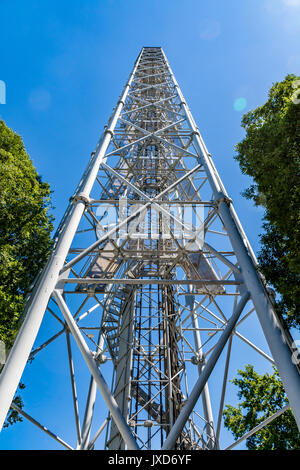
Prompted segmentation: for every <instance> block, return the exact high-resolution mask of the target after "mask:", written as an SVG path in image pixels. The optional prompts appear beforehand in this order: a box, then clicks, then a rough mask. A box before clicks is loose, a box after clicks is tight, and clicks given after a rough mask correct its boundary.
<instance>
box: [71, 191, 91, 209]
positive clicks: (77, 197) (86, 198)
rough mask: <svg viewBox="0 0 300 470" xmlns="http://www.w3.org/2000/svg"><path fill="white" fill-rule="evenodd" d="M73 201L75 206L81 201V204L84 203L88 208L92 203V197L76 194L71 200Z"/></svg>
mask: <svg viewBox="0 0 300 470" xmlns="http://www.w3.org/2000/svg"><path fill="white" fill-rule="evenodd" d="M71 201H72V203H73V204H75V203H76V202H78V201H81V202H84V204H85V206H86V207H88V206H89V205H90V203H91V199H90V197H89V196H88V195H87V194H85V193H78V194H75V195H74V196H73V197H72V198H71Z"/></svg>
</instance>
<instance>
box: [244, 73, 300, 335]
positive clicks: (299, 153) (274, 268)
mask: <svg viewBox="0 0 300 470" xmlns="http://www.w3.org/2000/svg"><path fill="white" fill-rule="evenodd" d="M297 87H298V89H297ZM299 89H300V81H299V77H297V76H295V75H288V76H286V78H285V79H284V80H283V81H282V82H278V83H275V84H274V85H273V86H272V87H271V89H270V91H269V96H268V100H267V101H266V103H265V104H264V105H263V106H260V107H258V108H256V109H254V110H253V111H250V112H248V113H247V114H245V115H244V116H243V119H242V127H243V128H244V129H245V131H246V136H245V138H244V139H243V140H242V141H241V142H240V143H238V144H237V146H236V150H237V155H236V157H235V158H236V159H237V161H238V162H239V165H240V168H241V170H242V172H243V173H245V174H247V175H249V176H250V177H252V178H253V184H251V186H250V187H249V188H248V189H247V190H246V191H245V192H244V194H245V196H246V197H247V198H249V199H252V200H253V201H254V202H255V204H256V205H261V206H263V207H264V208H265V214H264V223H263V228H264V233H263V234H262V235H261V251H260V253H259V256H258V262H259V265H260V269H261V271H262V273H263V275H264V277H265V278H266V281H267V282H268V283H269V284H271V285H272V286H273V287H274V288H275V290H276V291H277V293H278V294H280V298H279V299H278V300H277V309H278V312H279V314H281V315H282V317H283V318H284V319H285V321H286V324H287V326H289V327H299V326H300V311H299V305H300V269H299V268H300V253H299V243H300V125H299V123H300V104H299V103H300V100H299V98H298V95H299V94H300V93H299Z"/></svg>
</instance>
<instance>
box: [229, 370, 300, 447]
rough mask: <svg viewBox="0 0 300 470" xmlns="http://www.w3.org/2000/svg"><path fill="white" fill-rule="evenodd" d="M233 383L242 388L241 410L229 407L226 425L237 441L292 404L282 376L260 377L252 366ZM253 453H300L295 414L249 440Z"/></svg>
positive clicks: (240, 371) (289, 412) (283, 415)
mask: <svg viewBox="0 0 300 470" xmlns="http://www.w3.org/2000/svg"><path fill="white" fill-rule="evenodd" d="M238 375H239V376H240V377H239V378H235V379H233V380H232V383H233V384H234V385H236V386H237V387H239V391H238V397H239V399H240V400H241V402H240V403H239V405H238V407H233V406H231V405H226V407H225V410H224V425H225V426H226V427H227V428H228V429H230V430H231V431H232V433H233V435H234V436H235V438H236V439H238V438H240V437H242V436H243V435H244V434H246V432H248V431H250V430H251V429H253V428H254V427H255V426H257V425H258V424H259V423H261V422H263V421H264V420H265V419H266V418H268V417H269V416H272V415H273V414H274V413H276V411H279V410H280V409H282V408H283V407H284V406H285V405H287V404H288V400H287V397H286V394H285V392H284V388H283V385H282V382H281V380H280V379H279V376H278V372H277V371H276V369H275V368H274V373H273V374H268V373H266V374H263V375H259V374H258V373H257V372H256V371H255V370H254V368H253V366H252V365H247V366H246V367H245V370H244V371H243V370H239V371H238ZM246 445H247V448H248V449H249V450H288V449H300V434H299V431H298V427H297V424H296V422H295V419H294V417H293V414H292V412H291V410H290V409H289V410H287V411H285V412H284V413H283V414H281V415H280V416H278V417H277V418H275V419H274V420H273V421H271V423H270V424H268V425H267V426H265V427H263V428H262V429H260V430H259V431H257V432H256V433H255V434H253V435H252V436H250V437H249V438H248V439H247V440H246Z"/></svg>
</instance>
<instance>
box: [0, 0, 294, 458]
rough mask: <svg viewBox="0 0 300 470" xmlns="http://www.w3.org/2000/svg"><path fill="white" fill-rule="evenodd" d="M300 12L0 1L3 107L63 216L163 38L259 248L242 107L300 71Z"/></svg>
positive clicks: (255, 1) (157, 2) (275, 4)
mask: <svg viewBox="0 0 300 470" xmlns="http://www.w3.org/2000/svg"><path fill="white" fill-rule="evenodd" d="M299 17H300V1H299V0H243V1H238V0H227V1H224V0H210V1H209V2H205V1H203V0H185V1H179V0H151V1H149V0H88V1H87V0H64V1H61V0H60V1H58V0H51V1H50V0H43V1H40V0H27V1H25V0H10V1H8V0H0V45H1V60H0V80H2V81H4V82H5V84H6V104H0V117H1V118H2V119H4V121H5V122H6V124H7V125H8V126H9V127H11V128H12V129H13V130H14V131H16V132H17V133H18V134H20V135H21V136H22V138H23V141H24V144H25V147H26V150H27V152H28V153H29V155H30V157H31V158H32V160H33V162H34V165H35V167H36V168H37V171H38V172H39V173H40V174H41V175H42V177H43V179H44V180H45V181H47V182H48V183H49V184H50V186H51V189H52V191H53V197H52V201H53V205H54V206H55V209H54V210H53V213H54V215H55V218H56V222H55V224H58V222H59V220H60V218H61V216H62V214H63V212H64V210H65V207H66V205H67V203H68V200H69V197H70V196H71V195H72V193H73V191H74V189H75V187H76V185H77V183H78V181H79V179H80V175H81V173H82V172H83V170H84V168H85V166H86V164H87V162H88V159H89V156H90V152H91V151H93V150H94V148H95V146H96V143H97V141H98V139H99V137H100V135H101V133H102V130H103V126H104V125H105V124H106V122H107V120H108V118H109V115H110V113H111V110H112V108H113V107H114V105H115V104H116V102H117V99H118V97H119V94H120V92H121V89H122V87H123V85H124V84H125V81H126V79H127V78H128V75H129V73H130V71H131V69H132V66H133V63H134V61H135V59H136V57H137V55H138V53H139V52H140V50H141V48H142V47H143V46H162V47H163V49H164V51H165V53H166V55H167V58H168V60H169V62H170V65H171V67H172V69H173V71H174V73H175V76H176V78H177V81H178V82H179V85H180V86H181V88H182V91H183V94H184V96H185V98H186V100H187V103H188V104H189V106H190V108H191V111H192V113H193V115H194V118H195V120H196V122H197V124H198V127H199V128H200V131H201V133H202V136H203V138H204V140H205V142H206V145H207V147H208V149H209V151H210V152H211V153H212V155H213V158H214V161H215V164H216V167H217V169H218V171H219V173H220V175H221V177H222V179H223V182H224V184H225V187H226V188H227V190H228V192H229V195H230V196H231V197H232V198H233V200H234V204H235V207H236V210H237V213H238V215H239V217H240V219H241V222H242V224H243V226H244V229H245V231H246V233H247V235H248V237H249V239H250V242H251V243H252V246H253V248H254V251H255V252H258V250H259V233H260V231H261V217H262V211H261V210H259V209H257V208H255V207H253V205H252V203H250V202H249V201H247V200H245V199H244V198H242V197H241V192H242V191H243V190H244V189H245V188H246V187H247V184H248V183H249V179H248V178H247V177H245V176H243V175H242V174H241V172H240V170H239V167H238V164H237V162H235V161H234V159H233V156H234V147H235V145H236V144H237V143H238V142H239V141H240V140H241V139H242V137H243V130H242V129H241V126H240V122H241V118H242V115H243V113H244V112H246V111H247V110H250V109H253V108H255V107H257V106H258V105H261V104H263V103H264V102H265V100H266V99H267V93H268V90H269V88H270V86H271V85H272V83H274V82H276V81H280V80H282V79H284V77H285V76H286V75H287V74H288V73H295V74H298V75H299V70H300V50H299V43H300V25H299ZM24 426H26V427H24ZM28 426H32V425H28ZM27 429H28V431H26V432H28V433H29V434H28V438H24V430H27ZM30 429H31V428H30ZM30 432H31V431H29V427H27V425H25V424H20V425H16V426H15V429H14V430H13V429H11V430H9V431H7V432H6V433H5V435H4V433H3V434H2V436H1V438H0V448H2V449H18V448H24V446H27V447H26V448H31V447H30V445H31V444H30ZM36 432H37V433H39V432H40V431H36ZM34 435H36V436H37V435H38V434H34ZM20 436H23V440H21V441H20V439H21V437H20ZM35 439H40V438H39V437H36V438H35ZM35 442H37V441H35ZM39 442H40V444H36V445H37V446H38V445H40V446H43V442H44V441H43V440H42V438H41V441H39ZM47 442H48V440H47ZM22 446H23V447H22ZM37 448H39V447H37ZM41 448H43V447H41Z"/></svg>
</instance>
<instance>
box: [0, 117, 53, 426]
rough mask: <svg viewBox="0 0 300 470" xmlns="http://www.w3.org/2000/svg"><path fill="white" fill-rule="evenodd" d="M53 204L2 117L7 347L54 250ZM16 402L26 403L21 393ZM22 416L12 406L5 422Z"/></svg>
mask: <svg viewBox="0 0 300 470" xmlns="http://www.w3.org/2000/svg"><path fill="white" fill-rule="evenodd" d="M50 207H51V203H50V187H49V185H48V184H47V183H45V182H43V181H42V180H41V177H40V176H39V174H38V173H37V171H36V169H35V168H34V166H33V163H32V161H31V159H30V158H29V156H28V154H27V153H26V151H25V148H24V145H23V142H22V139H21V137H20V136H19V135H17V134H16V133H15V132H13V131H12V130H11V129H9V128H8V127H7V126H6V125H5V123H4V122H3V121H0V341H2V342H3V343H2V344H4V349H5V350H6V351H9V349H10V348H11V346H12V344H13V341H14V338H15V336H16V334H17V332H18V329H19V325H20V317H21V314H22V312H23V309H24V306H25V298H26V295H27V294H28V292H29V290H30V287H31V284H32V283H33V281H34V279H35V277H36V276H37V274H38V272H39V271H40V270H41V268H42V267H43V265H44V264H45V262H46V260H47V257H48V254H49V251H50V247H51V237H50V234H51V231H52V228H53V227H52V217H51V215H50V214H49V209H50ZM2 349H3V348H2ZM20 388H23V385H22V384H20ZM15 403H16V404H18V406H21V405H22V400H21V398H20V397H19V396H17V397H16V398H15ZM18 419H19V418H18V415H17V413H16V412H14V411H12V412H11V413H10V415H9V416H8V419H7V423H6V424H11V423H13V422H15V421H16V420H18Z"/></svg>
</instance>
